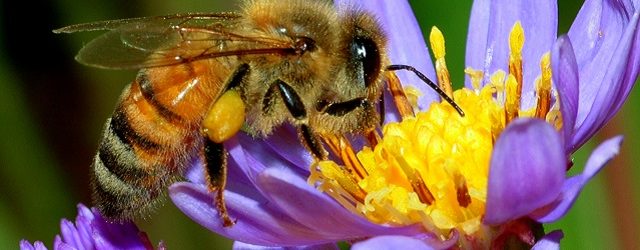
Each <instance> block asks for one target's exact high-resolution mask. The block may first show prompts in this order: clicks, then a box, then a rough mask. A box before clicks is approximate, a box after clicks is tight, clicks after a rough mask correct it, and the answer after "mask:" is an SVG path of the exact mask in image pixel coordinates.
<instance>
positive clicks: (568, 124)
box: [551, 36, 579, 152]
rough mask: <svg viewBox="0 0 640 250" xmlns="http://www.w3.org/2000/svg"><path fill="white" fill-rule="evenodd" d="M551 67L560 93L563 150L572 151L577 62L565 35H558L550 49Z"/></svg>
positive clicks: (575, 111) (576, 102)
mask: <svg viewBox="0 0 640 250" xmlns="http://www.w3.org/2000/svg"><path fill="white" fill-rule="evenodd" d="M551 68H552V70H553V72H554V74H553V82H554V83H555V85H556V88H557V90H558V94H559V95H560V111H561V113H562V134H563V138H564V144H565V151H566V152H573V151H574V150H573V149H572V148H571V142H572V136H573V126H574V125H575V121H576V115H577V113H578V95H579V90H578V86H579V85H578V84H579V80H578V64H577V63H576V58H575V54H574V53H573V46H572V45H571V40H570V39H569V37H567V36H560V37H559V38H558V41H557V42H556V43H555V44H554V46H553V50H552V51H551Z"/></svg>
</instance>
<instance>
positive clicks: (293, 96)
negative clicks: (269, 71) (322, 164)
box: [272, 80, 328, 160]
mask: <svg viewBox="0 0 640 250" xmlns="http://www.w3.org/2000/svg"><path fill="white" fill-rule="evenodd" d="M272 87H273V88H276V89H277V90H278V92H279V93H280V96H281V97H282V99H283V100H284V104H285V106H286V107H287V109H288V110H289V113H291V116H293V118H294V119H296V120H297V121H298V124H299V125H298V136H299V137H300V140H301V141H302V145H304V146H305V147H306V148H307V150H309V152H311V154H312V155H313V157H315V158H316V159H319V160H324V159H327V155H328V153H327V151H326V150H325V149H324V147H323V146H322V144H321V143H320V141H319V140H318V137H317V136H316V135H315V134H314V132H313V130H312V129H311V127H309V125H308V124H307V123H308V120H307V110H306V109H305V107H304V103H303V102H302V99H301V98H300V96H299V95H298V93H296V91H295V90H294V89H293V88H292V87H291V86H289V84H287V83H285V82H283V81H282V80H276V82H275V83H274V84H273V85H272Z"/></svg>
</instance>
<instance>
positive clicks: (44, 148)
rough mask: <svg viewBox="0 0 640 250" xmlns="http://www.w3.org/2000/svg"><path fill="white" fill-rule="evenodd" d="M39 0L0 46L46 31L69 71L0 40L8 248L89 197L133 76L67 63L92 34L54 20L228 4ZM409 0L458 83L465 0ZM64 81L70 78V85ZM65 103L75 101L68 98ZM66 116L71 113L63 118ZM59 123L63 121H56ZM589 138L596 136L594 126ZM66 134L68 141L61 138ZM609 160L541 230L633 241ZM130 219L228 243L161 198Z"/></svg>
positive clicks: (211, 244) (578, 159)
mask: <svg viewBox="0 0 640 250" xmlns="http://www.w3.org/2000/svg"><path fill="white" fill-rule="evenodd" d="M3 2H4V3H3V5H2V7H1V8H2V9H0V10H2V11H3V14H6V13H9V11H11V12H14V11H17V10H16V9H14V7H15V6H18V7H19V8H24V9H21V10H27V11H28V10H29V8H31V6H28V4H29V3H22V4H21V3H19V2H15V3H12V4H16V5H15V6H14V5H12V4H10V3H7V1H3ZM49 3H50V4H51V8H49V9H46V11H48V12H51V13H49V14H50V16H51V17H53V18H54V19H51V20H49V22H38V21H37V19H36V22H35V24H29V25H41V26H42V27H40V28H34V27H32V26H27V24H26V23H24V22H20V21H15V20H9V19H8V18H2V19H0V22H3V23H0V24H1V25H0V29H2V30H0V46H2V47H5V48H6V47H7V44H8V42H13V43H15V42H16V39H23V38H24V37H23V36H20V35H16V34H15V33H13V32H15V31H16V30H18V31H24V32H48V33H46V34H44V33H43V34H41V35H42V36H45V37H49V38H50V39H57V41H59V42H60V44H61V47H58V48H57V50H60V51H62V56H61V57H60V58H53V59H51V58H49V60H50V61H53V62H56V61H60V62H61V63H62V62H64V63H67V64H68V65H69V66H68V69H67V70H68V71H62V72H72V73H68V74H69V75H72V76H73V77H70V78H69V79H71V80H68V79H66V78H64V76H62V77H63V78H62V79H63V80H60V81H57V82H54V81H53V80H51V79H58V78H57V77H61V76H59V75H57V76H53V75H49V74H52V73H51V72H47V71H40V68H39V67H46V65H42V64H38V63H37V62H38V61H39V60H40V59H42V58H39V57H38V55H43V54H46V51H45V52H42V54H38V53H35V56H25V57H27V58H21V57H19V56H20V55H21V54H20V53H18V57H16V52H15V51H6V50H5V49H0V138H1V139H0V194H1V196H0V197H1V199H0V222H1V223H0V249H15V248H16V246H17V244H18V241H19V240H20V239H22V238H25V239H28V240H30V241H34V240H42V241H44V242H45V244H46V245H47V246H51V243H52V241H53V236H54V235H55V234H57V233H59V220H60V219H61V218H69V219H73V218H74V217H75V213H76V212H75V206H76V203H78V202H83V203H85V204H90V201H89V196H88V181H87V178H88V177H86V176H88V175H87V173H88V170H87V169H88V166H89V164H90V161H91V157H92V156H93V153H94V150H95V146H96V145H97V142H98V140H99V137H100V134H101V127H102V123H103V122H104V120H105V119H106V118H107V117H108V116H109V115H110V113H111V111H112V109H113V106H114V105H115V101H116V100H117V97H118V95H119V93H120V91H121V90H122V88H123V86H124V85H125V84H126V83H127V82H129V81H130V80H131V79H133V77H134V75H135V72H133V71H108V70H98V69H92V68H87V67H84V66H80V65H78V64H75V63H73V62H71V63H69V62H70V60H71V58H72V57H73V55H74V54H75V51H77V49H79V48H80V46H81V45H82V44H83V43H85V42H87V41H89V40H90V39H91V38H92V37H94V36H95V35H96V34H95V33H86V34H74V35H58V36H55V37H53V36H54V35H53V34H51V33H50V32H49V31H50V30H51V29H53V28H56V27H57V26H61V25H66V24H73V23H80V22H87V21H95V20H105V19H117V18H125V17H133V16H150V15H161V14H169V13H178V12H212V11H220V10H230V9H233V8H234V6H235V2H234V1H215V0H209V1H199V0H183V1H170V0H161V1H159V0H138V1H124V0H115V1H106V0H96V1H75V0H57V1H50V2H49ZM411 3H412V4H413V5H414V11H415V13H416V15H417V17H418V19H419V22H420V23H421V25H422V27H423V29H424V31H425V34H428V33H427V32H428V31H429V30H430V27H431V26H433V25H437V26H438V27H439V28H440V29H441V30H442V31H443V33H444V35H445V38H446V42H447V62H448V65H449V68H450V72H452V79H453V81H454V82H455V83H462V82H463V81H464V78H463V77H464V75H463V73H462V72H463V69H464V46H465V43H466V34H467V25H468V24H467V22H468V16H469V11H470V6H471V1H417V0H415V1H411ZM581 4H582V2H581V1H560V4H559V5H560V6H559V8H560V13H561V14H560V15H559V16H560V17H561V20H560V32H559V33H564V32H566V31H567V30H568V27H569V26H570V24H571V21H572V20H573V18H574V17H575V14H576V13H577V11H578V9H579V8H580V5H581ZM31 5H33V4H31ZM18 12H20V11H18ZM21 13H22V12H21ZM5 17H6V16H5ZM28 18H32V17H31V16H29V17H28ZM52 24H57V26H52ZM8 27H9V28H11V29H8ZM7 30H11V31H12V33H8V32H7ZM52 37H53V38H52ZM13 43H12V44H13ZM47 48H49V47H47ZM27 49H32V50H38V49H39V48H38V47H35V46H34V47H31V48H27ZM8 54H11V55H8ZM27 54H28V53H27ZM59 55H60V54H58V56H59ZM16 58H17V59H21V60H27V63H20V62H18V61H17V60H16ZM43 72H44V73H43ZM58 73H59V74H60V72H58ZM29 74H36V75H37V76H38V77H37V78H34V76H33V75H29ZM38 74H40V75H38ZM54 74H55V72H54ZM34 79H37V80H34ZM74 79H75V80H74ZM50 80H51V81H50ZM35 81H37V82H35ZM65 81H68V82H69V85H66V84H65ZM72 82H79V83H80V84H78V85H72V84H71V83H72ZM72 86H73V88H72ZM458 86H460V85H458ZM51 89H59V90H60V91H57V92H53V93H52V94H51V95H49V93H34V92H37V91H42V90H48V91H50V90H51ZM66 90H70V92H71V94H69V95H68V96H55V95H57V94H60V93H65V91H66ZM71 90H73V91H71ZM42 96H45V97H46V98H51V99H52V100H53V101H52V102H50V103H49V104H50V105H42V104H40V105H39V103H41V102H43V100H41V99H39V98H38V97H42ZM69 99H71V100H75V101H76V102H73V101H72V102H71V104H69V103H66V104H61V103H58V102H57V101H66V100H69ZM47 100H48V99H47ZM47 100H44V101H47ZM639 102H640V97H639V96H638V91H634V92H633V93H632V95H631V97H630V100H629V101H628V102H627V104H626V105H625V108H624V109H623V110H622V111H621V114H619V115H618V116H619V117H624V120H623V123H622V124H621V125H619V126H614V127H615V129H614V131H615V132H616V133H623V134H626V140H625V145H624V147H625V148H629V149H630V150H628V151H626V154H630V153H631V152H632V151H631V149H637V148H639V147H638V146H640V142H639V140H640V134H639V132H638V131H637V129H636V128H638V127H639V126H638V124H639V123H640V119H638V115H637V114H638V112H639V111H640V110H638V109H639V108H638V107H639V106H638V104H639ZM74 103H80V104H81V105H73V104H74ZM43 106H44V107H45V108H44V109H43V108H42V107H43ZM69 116H71V117H77V118H73V119H70V118H69ZM63 119H64V120H63ZM620 120H622V119H619V121H620ZM51 124H54V125H56V124H57V125H56V126H53V125H51ZM61 125H62V126H61ZM61 128H66V129H67V130H61ZM69 131H71V132H69ZM607 136H611V134H607ZM598 138H604V135H603V136H599V137H598ZM69 140H70V141H72V142H73V143H71V144H73V145H69V144H70V143H68V141H69ZM596 144H597V142H596V141H593V142H591V143H589V144H587V145H585V146H584V147H583V149H582V150H580V151H579V152H578V153H577V154H576V155H575V167H574V168H573V169H572V171H571V174H575V173H576V172H578V171H580V170H581V168H582V166H583V165H584V162H585V161H586V158H587V157H588V155H589V153H590V152H591V150H592V148H593V146H594V145H596ZM636 152H637V150H636ZM621 157H627V158H629V157H630V156H628V155H625V153H624V152H623V154H622V155H621ZM615 167H616V168H615V169H611V167H610V168H609V169H607V170H605V171H604V173H601V174H599V175H598V177H596V178H595V179H594V180H593V181H592V182H591V183H590V184H589V185H587V187H586V188H585V190H584V191H583V193H582V195H581V197H580V198H579V199H578V200H577V202H576V204H575V207H574V208H573V209H572V210H571V212H569V214H568V215H567V216H566V217H565V218H564V219H562V220H561V221H560V222H558V223H555V224H553V225H550V226H548V228H547V229H553V228H561V229H563V230H564V232H565V239H564V240H563V241H562V246H563V248H565V249H585V248H589V249H617V248H620V247H623V246H638V242H635V243H633V242H632V243H629V242H627V243H626V245H623V244H622V243H620V240H621V239H622V237H620V227H619V226H618V224H619V223H620V222H621V221H623V220H628V219H629V218H632V219H636V220H637V218H638V217H639V216H640V212H639V211H638V210H635V211H634V210H632V213H633V212H635V214H619V213H616V211H618V210H616V209H615V208H614V207H612V205H611V204H612V203H614V202H615V200H614V198H616V197H617V199H628V201H629V206H633V207H635V208H638V204H637V202H638V197H639V195H638V194H639V191H638V190H640V189H639V185H640V184H638V183H637V182H633V183H632V186H631V188H630V190H626V191H627V193H626V194H625V195H627V196H624V195H622V196H621V195H619V194H618V195H617V196H616V195H612V194H611V190H610V189H608V186H609V185H611V180H608V179H605V177H607V176H611V174H608V173H607V172H608V171H622V170H625V171H628V172H629V173H632V176H629V177H628V178H630V179H631V180H634V179H639V177H640V170H638V169H636V168H635V167H633V166H632V165H630V164H628V165H619V166H615ZM626 169H630V170H626ZM620 197H622V198H620ZM625 197H627V198H625ZM624 203H625V202H622V204H624ZM617 204H619V203H617ZM634 223H635V225H638V222H637V221H634V222H632V225H633V224H634ZM139 224H140V225H141V227H142V229H143V230H145V231H147V233H148V234H149V236H150V238H151V239H152V242H158V241H160V240H163V241H164V242H165V244H166V245H167V246H168V247H169V248H171V249H200V248H207V249H228V248H230V246H231V245H230V244H231V242H230V241H228V240H226V239H223V238H221V237H220V236H217V235H215V234H213V233H210V232H209V231H207V230H206V229H204V228H202V227H200V226H199V225H197V224H196V223H194V222H192V221H191V220H189V219H188V218H186V216H184V215H183V214H182V213H180V212H179V211H178V210H177V209H176V208H175V207H174V206H173V204H171V202H168V201H167V202H166V203H165V206H163V207H162V208H160V209H159V211H158V213H157V214H155V215H154V216H153V217H152V218H151V219H148V220H146V221H140V222H139ZM635 232H637V230H636V231H635ZM636 241H637V239H636ZM629 244H631V245H629Z"/></svg>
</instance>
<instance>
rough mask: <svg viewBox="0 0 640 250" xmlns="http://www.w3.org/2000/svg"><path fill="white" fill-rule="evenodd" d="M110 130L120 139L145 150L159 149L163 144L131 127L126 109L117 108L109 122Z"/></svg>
mask: <svg viewBox="0 0 640 250" xmlns="http://www.w3.org/2000/svg"><path fill="white" fill-rule="evenodd" d="M109 130H110V131H111V132H112V133H113V134H115V135H116V136H117V137H118V139H120V141H121V142H122V143H124V144H127V145H129V146H132V145H136V146H138V147H140V148H142V149H144V150H159V149H161V148H162V145H160V144H158V143H156V142H154V141H152V140H150V139H149V138H147V137H145V136H143V135H141V134H140V133H138V132H137V131H136V130H134V129H133V128H132V127H131V124H129V120H127V117H126V116H125V113H124V110H123V109H121V108H118V109H116V111H115V112H114V114H113V117H112V118H111V122H110V123H109Z"/></svg>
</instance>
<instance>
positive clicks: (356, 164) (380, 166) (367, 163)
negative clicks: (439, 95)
mask: <svg viewBox="0 0 640 250" xmlns="http://www.w3.org/2000/svg"><path fill="white" fill-rule="evenodd" d="M430 41H431V45H432V46H431V47H432V48H433V52H434V55H435V64H436V72H437V75H438V80H439V84H440V86H441V87H442V88H443V89H444V90H445V92H447V91H449V93H451V90H450V89H451V83H450V78H449V71H448V70H447V68H446V63H445V60H444V55H445V52H444V51H445V46H444V38H443V35H442V33H441V32H440V31H439V30H438V29H437V28H435V27H434V28H433V29H432V32H431V36H430ZM523 44H524V32H523V30H522V26H521V25H520V23H516V25H514V28H513V29H512V32H511V35H510V46H509V47H510V51H511V56H510V58H509V73H508V74H507V73H505V72H503V71H498V72H495V73H494V74H493V75H492V76H491V77H489V82H488V83H487V84H485V86H484V87H482V88H480V87H479V86H480V83H481V82H482V79H483V74H482V72H480V71H476V70H473V69H471V68H468V69H466V70H465V72H466V73H467V75H468V76H469V77H470V78H471V82H472V85H473V86H474V89H467V88H463V89H459V90H456V91H455V92H453V93H452V94H453V98H454V100H455V102H456V103H457V104H458V105H459V106H460V107H461V108H462V109H463V110H464V112H465V114H466V115H465V116H464V117H462V116H460V115H459V114H458V113H457V112H456V110H455V109H454V108H453V107H452V106H451V105H449V104H448V103H446V102H442V103H434V104H432V105H431V106H430V107H429V109H428V110H426V111H421V112H418V113H417V115H416V116H415V117H413V116H410V115H405V116H404V118H403V120H402V122H399V123H389V124H386V125H385V126H384V127H383V129H382V132H383V134H382V139H381V140H379V141H378V143H377V145H375V146H374V147H373V148H371V147H364V148H363V149H362V150H360V151H359V152H358V153H357V154H356V153H354V152H353V151H352V149H351V146H350V145H349V143H348V140H346V139H345V138H344V137H340V136H331V135H327V136H324V139H325V142H327V144H328V145H329V146H330V148H331V149H332V151H333V152H334V154H335V155H337V156H338V158H340V160H342V164H338V163H336V162H334V161H321V162H317V163H315V164H314V165H313V166H312V167H311V176H310V177H309V183H311V184H312V185H315V186H316V187H317V188H318V189H319V190H321V191H323V192H326V193H327V194H329V195H330V196H332V197H333V198H334V199H335V200H336V201H338V202H340V203H341V204H342V205H343V206H344V207H345V208H347V209H350V210H351V211H352V212H354V213H357V214H361V215H363V216H364V217H366V218H367V219H369V220H370V221H372V222H375V223H379V224H387V225H410V224H416V223H419V224H421V225H423V227H424V228H425V229H427V230H429V231H431V232H435V233H439V234H440V235H441V237H442V238H446V237H448V235H449V232H450V231H451V229H457V230H458V231H460V232H462V233H464V234H465V235H476V236H478V234H482V233H479V231H480V229H481V228H482V227H485V226H483V225H482V217H483V215H484V213H485V203H486V197H487V183H488V175H489V162H490V158H491V153H492V150H493V144H494V142H495V141H496V139H497V137H498V136H499V135H500V133H501V132H502V130H503V129H504V128H505V126H506V125H507V124H508V123H509V122H510V121H512V120H513V119H515V118H517V117H522V116H529V117H538V118H541V119H546V120H548V121H549V122H550V123H552V124H554V125H556V127H557V128H558V129H559V128H560V124H561V123H562V122H561V118H560V112H559V107H558V105H554V107H551V106H550V104H551V93H552V89H551V67H550V57H549V54H548V53H547V54H545V55H544V56H543V57H542V59H541V69H542V76H541V77H539V78H538V80H536V84H535V85H536V94H537V105H536V106H535V107H531V108H529V109H527V110H521V108H520V98H521V96H522V94H521V93H522V87H521V86H522V56H521V50H522V47H523ZM447 87H448V88H447ZM447 89H449V90H447ZM414 92H415V90H411V91H410V95H409V96H415V93H414ZM450 95H451V94H450ZM556 98H557V97H556ZM556 103H558V102H556Z"/></svg>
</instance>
